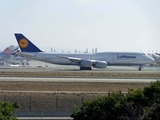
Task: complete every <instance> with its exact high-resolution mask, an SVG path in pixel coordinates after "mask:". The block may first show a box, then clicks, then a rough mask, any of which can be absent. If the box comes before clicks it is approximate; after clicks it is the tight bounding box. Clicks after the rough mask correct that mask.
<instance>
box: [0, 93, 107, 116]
mask: <svg viewBox="0 0 160 120" xmlns="http://www.w3.org/2000/svg"><path fill="white" fill-rule="evenodd" d="M104 95H106V94H85V93H79V94H75V93H72V94H68V93H63V94H58V93H27V92H19V93H18V92H17V93H14V92H13V93H0V100H1V101H9V102H11V103H14V102H18V103H19V104H20V106H21V108H19V109H17V110H16V111H15V115H16V116H19V117H26V116H47V117H49V116H70V115H71V113H72V112H73V108H74V106H75V105H76V106H78V107H79V108H80V107H81V106H82V105H83V103H84V101H87V100H93V99H95V98H98V97H100V96H104Z"/></svg>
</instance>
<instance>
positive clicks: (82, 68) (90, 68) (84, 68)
mask: <svg viewBox="0 0 160 120" xmlns="http://www.w3.org/2000/svg"><path fill="white" fill-rule="evenodd" d="M80 70H92V67H80Z"/></svg>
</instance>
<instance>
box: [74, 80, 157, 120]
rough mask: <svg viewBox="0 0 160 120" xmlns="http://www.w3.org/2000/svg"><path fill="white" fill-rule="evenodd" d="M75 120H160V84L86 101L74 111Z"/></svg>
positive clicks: (155, 83)
mask: <svg viewBox="0 0 160 120" xmlns="http://www.w3.org/2000/svg"><path fill="white" fill-rule="evenodd" d="M71 117H73V119H74V120H159V119H160V82H159V81H157V82H154V83H151V84H150V86H148V87H144V89H138V90H133V89H129V90H128V93H127V94H126V95H124V94H122V93H121V92H115V93H112V94H108V95H106V96H105V97H101V98H98V99H95V100H92V101H86V102H85V103H84V104H83V106H82V107H81V108H80V109H77V107H76V109H74V112H73V114H72V115H71Z"/></svg>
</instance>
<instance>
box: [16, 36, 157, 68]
mask: <svg viewBox="0 0 160 120" xmlns="http://www.w3.org/2000/svg"><path fill="white" fill-rule="evenodd" d="M15 37H16V40H17V42H18V45H19V47H20V49H21V52H18V53H17V54H18V55H19V56H22V57H26V58H30V59H34V60H39V61H43V62H48V63H52V64H58V65H75V66H79V67H80V70H92V67H94V68H106V67H107V66H139V71H141V69H142V67H143V65H146V64H151V63H153V62H154V59H153V58H152V57H150V56H148V55H147V54H145V53H142V52H97V53H91V54H89V53H78V54H76V53H72V54H71V53H45V52H43V51H42V50H40V49H39V48H38V47H37V46H36V45H34V44H33V43H32V42H31V41H30V40H29V39H27V38H26V37H25V36H24V35H23V34H21V33H15Z"/></svg>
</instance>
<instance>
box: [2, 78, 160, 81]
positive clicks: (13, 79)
mask: <svg viewBox="0 0 160 120" xmlns="http://www.w3.org/2000/svg"><path fill="white" fill-rule="evenodd" d="M157 80H160V78H159V79H147V78H146V79H140V78H137V79H134V78H133V79H118V78H117V79H108V78H35V77H0V81H21V82H24V81H30V82H155V81H157Z"/></svg>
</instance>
